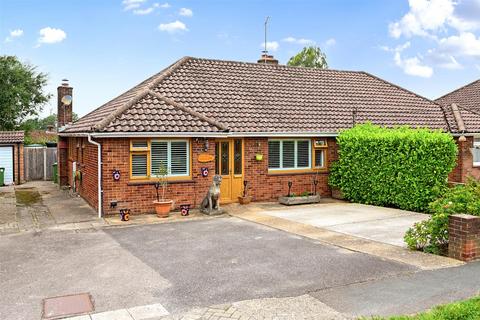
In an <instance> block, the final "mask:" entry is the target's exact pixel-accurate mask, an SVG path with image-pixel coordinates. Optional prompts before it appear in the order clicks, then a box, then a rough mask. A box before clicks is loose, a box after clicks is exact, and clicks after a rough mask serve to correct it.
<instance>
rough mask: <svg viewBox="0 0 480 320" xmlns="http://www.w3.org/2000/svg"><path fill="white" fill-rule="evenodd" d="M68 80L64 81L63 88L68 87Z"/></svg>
mask: <svg viewBox="0 0 480 320" xmlns="http://www.w3.org/2000/svg"><path fill="white" fill-rule="evenodd" d="M68 86H69V85H68V79H62V87H68Z"/></svg>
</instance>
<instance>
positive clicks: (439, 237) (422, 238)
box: [404, 179, 480, 254]
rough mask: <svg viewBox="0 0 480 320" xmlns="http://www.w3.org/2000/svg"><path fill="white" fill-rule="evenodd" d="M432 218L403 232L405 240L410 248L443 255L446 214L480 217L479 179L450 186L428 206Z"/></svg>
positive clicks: (445, 235)
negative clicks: (464, 214)
mask: <svg viewBox="0 0 480 320" xmlns="http://www.w3.org/2000/svg"><path fill="white" fill-rule="evenodd" d="M429 211H430V212H431V213H432V217H431V218H430V219H429V220H426V221H422V222H418V223H415V224H414V225H413V227H411V228H410V229H409V230H408V231H407V232H406V234H405V238H404V239H405V242H406V243H407V245H408V247H409V248H410V249H413V250H423V251H425V252H430V253H435V254H442V253H445V250H446V247H447V245H448V217H449V216H450V215H451V214H455V213H466V214H471V215H477V216H480V182H479V181H477V180H474V179H469V180H468V181H467V183H466V184H465V185H464V186H463V185H458V186H455V187H453V188H449V189H448V190H447V191H446V193H445V194H444V195H443V196H442V197H440V198H438V199H437V200H435V201H433V202H432V203H430V205H429Z"/></svg>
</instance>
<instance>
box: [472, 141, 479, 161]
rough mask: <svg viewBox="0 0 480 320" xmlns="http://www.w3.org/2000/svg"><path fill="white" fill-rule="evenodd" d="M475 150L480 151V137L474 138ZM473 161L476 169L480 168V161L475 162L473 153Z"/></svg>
mask: <svg viewBox="0 0 480 320" xmlns="http://www.w3.org/2000/svg"><path fill="white" fill-rule="evenodd" d="M473 149H480V136H476V137H473ZM472 160H473V165H474V166H475V167H480V159H477V160H478V161H477V162H475V158H474V154H473V152H472Z"/></svg>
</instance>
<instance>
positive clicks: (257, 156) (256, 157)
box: [255, 153, 263, 161]
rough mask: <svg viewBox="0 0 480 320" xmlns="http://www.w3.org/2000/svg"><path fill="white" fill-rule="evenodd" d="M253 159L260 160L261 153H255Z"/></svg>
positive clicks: (261, 158)
mask: <svg viewBox="0 0 480 320" xmlns="http://www.w3.org/2000/svg"><path fill="white" fill-rule="evenodd" d="M255 160H257V161H262V160H263V154H260V153H257V154H256V155H255Z"/></svg>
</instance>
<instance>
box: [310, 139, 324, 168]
mask: <svg viewBox="0 0 480 320" xmlns="http://www.w3.org/2000/svg"><path fill="white" fill-rule="evenodd" d="M313 146H314V152H313V156H314V165H315V168H316V169H318V168H325V163H326V162H325V157H326V156H325V154H326V152H327V148H328V145H327V140H326V139H315V141H314V143H313Z"/></svg>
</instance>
